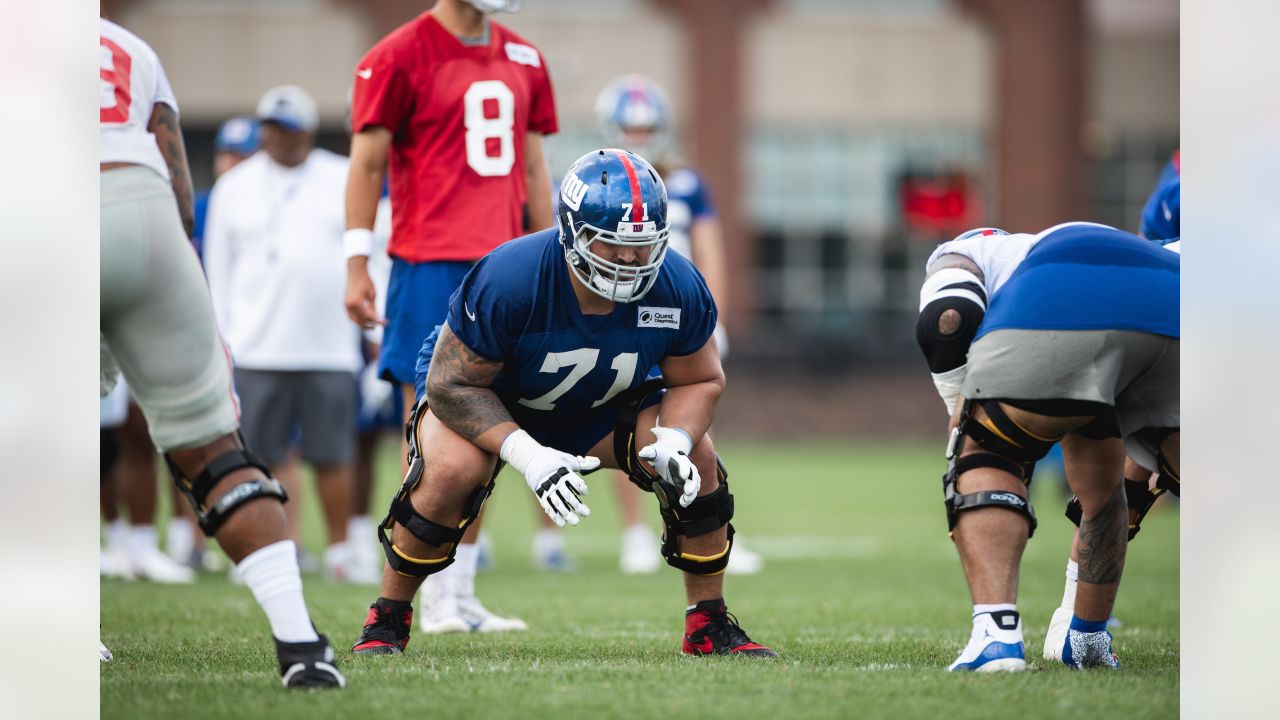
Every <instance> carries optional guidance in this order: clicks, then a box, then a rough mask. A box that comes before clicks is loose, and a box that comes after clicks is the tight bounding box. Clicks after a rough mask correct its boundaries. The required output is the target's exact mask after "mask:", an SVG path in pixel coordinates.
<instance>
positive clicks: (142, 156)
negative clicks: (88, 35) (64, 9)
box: [98, 18, 178, 180]
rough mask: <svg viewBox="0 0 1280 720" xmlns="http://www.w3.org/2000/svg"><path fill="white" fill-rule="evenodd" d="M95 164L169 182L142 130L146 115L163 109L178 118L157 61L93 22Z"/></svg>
mask: <svg viewBox="0 0 1280 720" xmlns="http://www.w3.org/2000/svg"><path fill="white" fill-rule="evenodd" d="M98 36H99V37H98V79H99V82H98V130H99V143H98V162H103V163H105V162H127V163H134V164H136V165H142V166H145V167H149V168H151V169H152V170H155V171H156V172H158V173H160V175H161V176H162V177H164V178H165V179H166V180H167V179H169V168H168V166H167V165H166V164H165V161H164V156H163V155H161V154H160V148H159V147H157V145H156V136H155V135H153V134H151V132H150V131H148V130H147V124H148V123H149V122H150V121H151V110H152V108H153V107H155V105H156V103H164V104H165V105H168V106H169V107H171V108H173V111H174V113H177V112H178V100H177V99H176V98H175V97H174V96H173V88H171V87H169V78H167V77H165V74H164V68H163V67H161V66H160V58H159V57H157V56H156V53H155V51H154V50H152V49H151V46H150V45H147V44H146V43H145V42H143V41H142V38H139V37H138V36H137V35H134V34H133V33H131V32H129V31H128V30H125V29H124V28H122V27H120V26H119V25H116V24H115V23H113V22H111V21H110V20H105V19H102V18H99V19H98Z"/></svg>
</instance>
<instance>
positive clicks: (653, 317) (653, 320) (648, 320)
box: [636, 306, 680, 330]
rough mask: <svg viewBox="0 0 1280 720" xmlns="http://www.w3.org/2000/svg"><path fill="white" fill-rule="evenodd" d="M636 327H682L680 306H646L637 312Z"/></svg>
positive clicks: (671, 328) (675, 328)
mask: <svg viewBox="0 0 1280 720" xmlns="http://www.w3.org/2000/svg"><path fill="white" fill-rule="evenodd" d="M636 327H642V328H667V329H668V330H679V329H680V308H667V307H644V306H641V307H640V309H639V310H638V311H637V313H636Z"/></svg>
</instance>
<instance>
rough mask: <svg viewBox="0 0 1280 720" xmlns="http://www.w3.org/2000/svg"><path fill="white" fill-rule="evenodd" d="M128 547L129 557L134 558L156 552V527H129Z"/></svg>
mask: <svg viewBox="0 0 1280 720" xmlns="http://www.w3.org/2000/svg"><path fill="white" fill-rule="evenodd" d="M128 547H129V555H130V556H131V557H135V558H136V557H142V556H143V555H144V554H146V553H148V552H153V551H156V550H158V549H159V548H158V547H157V546H156V526H155V525H130V526H129V545H128Z"/></svg>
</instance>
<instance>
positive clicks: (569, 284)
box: [352, 149, 777, 657]
mask: <svg viewBox="0 0 1280 720" xmlns="http://www.w3.org/2000/svg"><path fill="white" fill-rule="evenodd" d="M559 195H560V199H559V205H558V212H557V227H554V228H550V229H547V230H544V231H541V232H538V233H534V234H532V235H528V236H525V237H523V238H519V239H516V240H513V241H511V242H508V243H506V244H504V245H502V246H500V247H498V248H497V249H495V250H494V251H493V252H491V253H489V254H488V255H487V256H485V257H484V258H482V259H481V260H480V261H479V262H477V263H476V265H475V266H474V267H473V268H472V269H471V271H470V272H468V273H467V275H466V277H465V278H464V279H463V281H462V284H461V286H460V287H459V288H458V290H457V291H456V292H454V294H453V296H452V297H451V298H450V301H449V313H448V318H447V320H446V322H445V323H444V324H443V325H441V326H439V327H438V328H437V330H436V332H434V333H432V335H431V336H430V337H429V338H428V340H427V342H426V343H425V344H424V346H423V353H422V354H421V355H420V357H419V369H418V402H417V405H416V407H415V409H414V413H413V420H412V423H411V425H410V428H411V433H410V434H411V447H410V458H411V462H410V469H409V473H408V475H407V476H406V478H405V482H404V485H403V486H402V488H401V490H400V492H399V493H398V494H397V496H396V499H395V500H394V501H393V502H392V507H391V512H390V513H389V514H388V516H387V518H386V519H385V520H384V521H383V524H382V525H381V526H380V530H379V536H380V537H381V538H382V542H383V548H384V550H385V551H386V556H387V565H386V567H385V569H384V571H383V579H382V587H381V596H380V597H379V598H378V599H377V600H376V601H375V602H374V603H373V605H372V606H371V607H370V609H369V614H368V618H367V620H366V624H365V627H364V631H363V633H362V634H361V636H360V638H359V640H358V641H357V642H356V644H355V646H354V647H353V648H352V650H353V652H356V653H358V654H397V653H400V652H403V651H404V648H405V646H406V644H407V643H408V641H409V630H410V627H411V622H410V618H411V614H412V610H411V607H412V606H411V605H410V601H411V600H412V598H413V594H414V592H416V591H417V589H418V586H419V585H421V584H422V582H423V581H424V580H425V579H426V578H427V576H429V575H431V574H432V573H435V572H438V571H439V570H441V569H443V568H444V567H445V566H447V565H448V564H449V563H450V562H451V561H452V559H453V554H454V548H455V546H456V544H457V543H458V541H459V539H460V538H461V536H462V533H463V531H464V530H465V529H466V527H467V525H469V524H470V523H471V522H472V521H473V520H474V518H475V517H476V516H477V515H478V514H479V512H480V508H481V505H482V504H483V502H484V500H485V498H486V497H488V495H489V493H490V492H491V491H492V488H493V483H494V479H495V477H496V475H497V471H498V469H499V468H500V467H501V466H502V464H503V463H506V464H510V465H511V466H512V467H513V468H514V469H515V470H516V471H518V472H519V473H520V474H521V475H523V476H524V478H525V480H526V482H527V484H528V486H529V489H530V490H531V491H532V492H533V494H534V496H535V497H536V498H537V500H538V503H539V504H540V505H541V506H542V508H543V510H544V511H545V512H546V514H547V515H548V516H549V517H550V518H551V519H552V520H553V521H554V522H555V523H556V524H557V525H559V526H561V527H563V526H564V525H577V524H578V523H579V522H581V519H582V518H585V517H587V516H588V515H589V514H590V510H589V509H588V507H587V505H586V504H585V503H584V502H583V498H584V496H585V495H586V494H587V484H586V481H585V480H584V479H583V476H584V475H586V474H587V473H589V472H591V471H592V470H595V469H596V468H598V467H602V466H603V467H612V468H619V469H622V470H625V471H626V472H627V473H628V475H629V476H630V477H631V478H632V480H633V481H634V482H635V483H637V484H639V485H641V486H643V488H644V489H646V490H648V491H650V492H653V493H655V494H656V495H657V498H658V503H659V508H660V511H661V514H662V519H663V522H664V524H665V527H666V530H665V533H664V541H663V548H662V551H663V555H664V557H665V558H666V560H667V562H668V564H670V565H672V566H673V567H676V568H678V569H680V570H682V571H684V573H685V593H686V599H687V601H688V608H687V610H686V616H685V635H684V643H683V648H682V649H683V651H684V652H685V653H687V654H692V655H709V654H734V655H744V656H766V657H774V656H776V655H777V653H775V652H774V651H773V650H771V649H769V648H767V647H765V646H763V645H759V644H757V643H754V642H752V641H751V639H750V638H749V637H748V636H747V634H746V632H744V631H743V630H742V628H741V627H740V626H739V625H738V623H737V621H736V620H735V619H734V618H733V616H732V615H729V614H728V612H727V611H726V607H725V603H724V592H723V585H724V576H723V574H722V571H723V570H724V569H725V566H726V565H727V563H728V561H729V556H730V553H731V551H732V549H733V526H732V525H730V524H729V520H730V519H731V518H732V517H733V496H732V495H730V494H729V488H728V485H727V480H726V479H727V475H726V472H725V470H724V466H723V464H722V463H720V461H719V457H718V456H717V455H716V452H715V448H714V447H713V445H712V442H711V439H710V438H709V437H708V436H707V429H708V428H709V427H710V425H711V421H712V418H713V417H714V415H715V409H716V404H717V402H718V401H719V398H720V394H721V392H722V391H723V389H724V374H723V372H722V371H721V368H720V356H719V354H718V352H717V350H716V343H715V340H714V338H713V336H712V334H713V331H714V329H715V325H716V305H715V301H714V300H713V299H712V297H711V293H710V291H709V290H708V289H707V286H706V283H704V282H703V280H702V277H701V276H700V275H699V274H698V272H697V270H695V269H694V267H693V265H692V264H691V263H689V261H687V260H685V259H684V258H683V257H681V256H679V255H675V254H668V253H667V244H668V240H669V231H668V227H667V192H666V189H665V187H664V186H663V182H662V180H661V178H660V177H659V176H658V173H657V172H656V171H655V170H654V169H653V167H652V166H650V165H649V163H648V162H646V161H645V160H643V159H642V158H640V157H639V156H637V155H635V154H633V153H630V152H627V151H623V150H614V149H605V150H598V151H593V152H591V153H588V154H586V155H584V156H583V157H581V158H579V159H578V161H577V162H576V163H574V165H573V166H572V167H571V168H570V169H569V171H568V172H567V173H566V175H565V177H564V180H563V181H562V182H561V184H560V193H559ZM655 366H657V367H658V368H660V369H661V372H662V375H661V379H658V378H651V377H649V375H650V373H649V369H650V368H653V367H655Z"/></svg>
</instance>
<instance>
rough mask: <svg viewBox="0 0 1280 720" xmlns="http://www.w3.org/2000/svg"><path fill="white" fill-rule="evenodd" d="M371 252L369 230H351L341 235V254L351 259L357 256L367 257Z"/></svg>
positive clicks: (371, 241) (371, 243) (371, 244)
mask: <svg viewBox="0 0 1280 720" xmlns="http://www.w3.org/2000/svg"><path fill="white" fill-rule="evenodd" d="M372 252H373V231H372V230H370V229H369V228H351V229H350V230H348V231H346V232H344V233H342V254H343V256H344V257H347V258H352V257H355V256H357V255H364V256H365V257H368V256H369V254H370V253H372Z"/></svg>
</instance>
